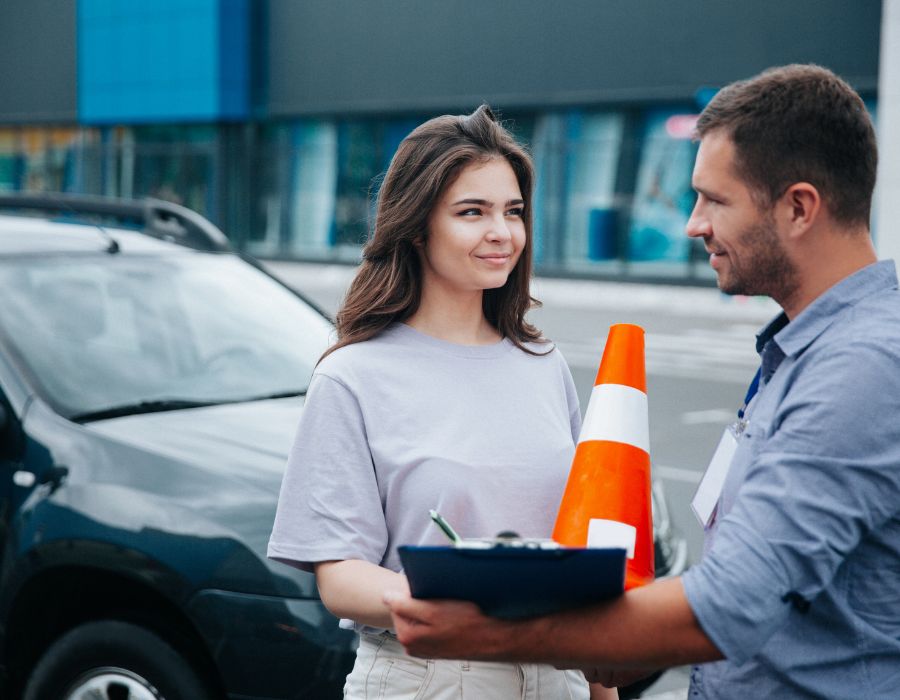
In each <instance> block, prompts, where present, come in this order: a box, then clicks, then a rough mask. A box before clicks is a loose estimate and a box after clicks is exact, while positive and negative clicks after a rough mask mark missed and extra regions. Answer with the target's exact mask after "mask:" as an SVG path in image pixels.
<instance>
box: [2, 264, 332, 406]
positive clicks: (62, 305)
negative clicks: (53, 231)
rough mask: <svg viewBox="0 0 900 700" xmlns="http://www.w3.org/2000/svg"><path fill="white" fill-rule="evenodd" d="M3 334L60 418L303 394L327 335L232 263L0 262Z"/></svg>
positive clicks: (312, 316) (311, 313) (302, 308)
mask: <svg viewBox="0 0 900 700" xmlns="http://www.w3.org/2000/svg"><path fill="white" fill-rule="evenodd" d="M0 289H2V290H3V292H2V293H3V303H2V304H0V329H2V331H3V333H4V335H5V337H6V340H7V342H9V343H10V344H11V345H12V346H13V349H14V351H16V352H17V353H18V355H19V356H20V358H21V360H22V361H23V362H24V363H25V364H26V365H27V366H28V368H29V369H30V370H31V373H32V374H33V376H34V377H35V379H36V380H37V382H38V383H39V384H40V386H41V388H42V389H43V391H44V392H45V394H46V398H47V399H48V400H49V401H50V402H51V403H53V404H54V406H55V407H56V408H57V410H59V411H60V412H61V413H62V414H63V415H66V416H67V417H70V418H74V419H76V420H77V419H83V420H89V419H92V418H102V417H108V416H113V415H127V414H129V413H140V412H146V411H152V410H167V409H169V408H186V407H190V406H192V405H207V404H214V403H228V402H237V401H248V400H254V399H258V398H264V397H275V396H287V395H294V394H301V393H303V392H305V391H306V388H307V384H308V382H309V378H310V375H311V373H312V370H313V368H314V366H315V363H316V361H317V360H318V358H319V356H320V355H321V353H322V352H323V351H324V349H325V348H326V347H327V345H328V343H329V340H330V336H331V332H332V330H333V329H332V326H331V324H330V323H329V322H328V321H327V320H326V319H324V318H323V317H322V316H321V315H320V314H319V313H318V312H316V311H315V310H314V309H312V308H311V307H310V306H308V305H307V304H306V303H304V302H303V301H302V300H300V299H299V298H298V297H297V296H295V295H294V294H292V293H291V292H290V291H288V290H287V289H285V288H284V287H282V286H281V285H280V284H278V283H277V282H275V281H274V280H272V279H270V278H269V277H268V276H266V275H265V274H263V273H262V272H260V271H259V270H257V269H255V268H254V267H253V266H252V265H249V264H248V263H246V262H244V261H243V260H241V259H240V258H237V257H236V256H232V255H213V254H202V253H188V252H185V253H177V254H172V255H166V256H130V257H129V256H127V255H105V256H103V257H99V256H85V257H79V256H59V257H46V256H45V257H41V258H16V259H7V260H3V261H0Z"/></svg>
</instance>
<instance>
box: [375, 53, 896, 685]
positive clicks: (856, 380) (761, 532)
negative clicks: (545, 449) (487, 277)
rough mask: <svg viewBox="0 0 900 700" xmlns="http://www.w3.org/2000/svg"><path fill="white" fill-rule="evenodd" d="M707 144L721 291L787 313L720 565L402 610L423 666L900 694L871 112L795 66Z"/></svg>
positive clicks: (696, 221)
mask: <svg viewBox="0 0 900 700" xmlns="http://www.w3.org/2000/svg"><path fill="white" fill-rule="evenodd" d="M697 134H698V137H699V139H700V147H699V151H698V154H697V160H696V164H695V168H694V174H693V186H694V189H695V190H696V192H697V204H696V206H695V208H694V211H693V213H692V215H691V218H690V221H689V222H688V225H687V234H688V235H689V236H691V237H693V238H700V239H702V240H703V242H704V244H705V246H706V249H707V251H708V252H709V254H710V265H711V266H712V267H713V269H714V270H715V271H716V274H717V277H718V284H719V287H720V288H721V289H722V291H724V292H726V293H729V294H766V295H769V296H771V297H772V298H773V299H775V300H776V301H777V302H778V303H779V304H780V305H781V307H782V308H783V310H784V312H783V313H782V314H781V315H780V316H779V317H777V318H776V319H775V320H774V321H773V322H772V323H771V324H769V325H768V326H767V327H766V328H765V329H764V330H763V331H762V332H761V333H760V335H759V336H758V338H757V349H758V351H759V352H760V356H761V360H762V366H761V371H760V378H759V390H758V393H756V395H755V396H753V397H751V398H749V401H748V405H747V406H745V409H746V412H745V414H743V416H742V420H741V421H740V422H739V424H737V425H736V428H735V431H734V432H735V435H736V438H735V439H736V449H735V452H734V455H733V457H732V458H731V459H730V460H727V463H726V467H727V469H728V471H727V477H726V479H725V484H724V487H723V489H722V491H721V494H719V495H718V499H717V502H716V507H715V509H714V510H713V511H712V512H711V513H710V514H709V515H710V517H709V520H708V522H707V532H706V534H707V542H706V547H705V549H706V552H705V555H704V558H703V561H702V562H701V563H700V564H698V565H697V566H694V567H692V568H691V569H690V570H689V571H688V572H687V573H686V574H685V575H684V576H683V577H682V578H681V579H670V580H666V581H660V582H656V583H653V584H651V585H649V586H646V587H644V588H640V589H636V590H632V591H628V592H627V593H625V594H624V595H623V596H621V597H620V598H617V599H615V600H613V601H610V602H606V603H603V604H599V605H597V606H595V607H592V608H589V609H581V610H574V611H570V612H566V613H561V614H556V615H551V616H547V617H543V618H537V619H534V620H527V621H517V622H509V621H500V620H495V619H489V618H487V617H485V616H483V615H482V614H481V613H480V612H479V611H478V610H477V608H475V607H474V606H473V605H471V604H468V603H461V602H439V603H438V602H426V601H417V600H413V599H411V598H409V597H408V596H404V595H402V594H394V593H388V594H386V596H385V602H386V603H387V604H388V605H389V607H390V608H391V610H392V612H393V615H394V621H395V624H396V630H397V634H398V636H399V638H400V641H401V642H403V643H404V644H405V645H406V646H407V648H408V649H409V651H410V652H411V653H413V654H416V655H420V656H441V657H458V658H469V659H473V658H484V659H503V660H523V661H524V660H543V661H550V662H552V663H555V664H557V665H566V664H569V665H572V666H578V667H582V668H586V669H587V670H586V675H588V677H589V680H599V681H601V682H604V684H621V683H623V682H627V681H629V680H633V679H634V677H635V676H637V675H639V674H640V673H644V672H646V671H648V670H650V669H656V668H661V667H665V666H670V665H676V664H684V663H699V664H701V665H699V666H697V667H696V668H695V669H694V671H693V673H692V677H691V696H690V697H691V698H695V697H699V698H775V697H777V698H842V699H843V698H851V697H852V698H867V699H872V698H897V697H900V415H898V414H900V412H898V410H897V409H898V399H900V293H898V290H897V277H896V272H895V270H894V266H893V263H891V262H889V261H888V262H876V256H875V251H874V249H873V247H872V243H871V239H870V237H869V229H868V220H869V211H870V204H871V198H872V190H873V188H874V184H875V170H876V161H877V155H876V147H875V137H874V132H873V129H872V125H871V122H870V120H869V117H868V115H867V114H866V111H865V108H864V106H863V103H862V101H861V100H860V98H859V96H858V95H857V94H856V93H855V92H854V91H853V90H852V89H851V88H850V87H849V86H848V85H847V84H846V83H844V82H843V81H842V80H840V79H839V78H837V77H836V76H835V75H834V74H832V73H831V72H830V71H828V70H825V69H823V68H820V67H817V66H800V65H793V66H786V67H783V68H777V69H774V70H770V71H767V72H765V73H763V74H761V75H759V76H757V77H755V78H753V79H752V80H749V81H744V82H738V83H735V84H733V85H731V86H729V87H727V88H725V89H724V90H722V91H721V92H720V93H719V94H718V95H717V96H716V97H715V99H713V101H712V102H711V103H710V104H709V106H708V107H707V108H706V109H705V110H704V112H703V114H702V115H701V116H700V119H699V121H698V124H697ZM883 235H891V232H888V231H885V232H883ZM750 393H751V394H752V392H750ZM748 396H749V395H748Z"/></svg>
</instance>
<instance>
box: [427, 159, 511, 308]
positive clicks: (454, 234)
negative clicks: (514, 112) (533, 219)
mask: <svg viewBox="0 0 900 700" xmlns="http://www.w3.org/2000/svg"><path fill="white" fill-rule="evenodd" d="M524 207H525V202H524V200H523V199H522V193H521V191H520V190H519V183H518V181H517V180H516V175H515V173H514V172H513V169H512V167H511V166H510V165H509V163H508V162H507V161H506V160H505V159H503V158H492V159H491V160H488V161H484V162H476V163H471V164H470V165H468V166H466V167H465V168H464V169H463V170H462V171H461V172H460V174H459V177H457V178H456V180H455V181H454V182H453V183H452V184H451V185H450V186H449V187H447V189H446V190H444V192H443V194H442V195H441V196H440V197H439V198H438V201H437V203H436V204H435V206H434V209H432V211H431V214H430V216H429V217H428V236H427V237H426V239H425V245H424V247H423V248H422V250H421V255H422V268H423V271H424V284H425V285H426V286H429V285H436V286H439V287H441V288H444V289H445V290H446V291H449V292H452V293H456V292H476V291H483V290H485V289H495V288H497V287H502V286H503V285H504V284H505V283H506V279H507V277H509V273H510V272H512V270H513V268H514V267H515V266H516V262H517V261H518V260H519V256H520V255H521V254H522V250H523V249H524V247H525V222H524V220H523V218H522V213H523V211H524Z"/></svg>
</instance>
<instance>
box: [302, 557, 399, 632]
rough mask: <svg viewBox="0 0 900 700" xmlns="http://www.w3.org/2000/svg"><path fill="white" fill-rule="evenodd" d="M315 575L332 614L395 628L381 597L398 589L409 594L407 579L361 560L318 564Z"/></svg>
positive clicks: (320, 592)
mask: <svg viewBox="0 0 900 700" xmlns="http://www.w3.org/2000/svg"><path fill="white" fill-rule="evenodd" d="M315 571H316V584H317V585H318V586H319V596H321V598H322V602H323V603H324V604H325V607H326V608H328V609H329V610H330V611H331V613H332V614H334V615H337V616H338V617H345V618H347V619H349V620H354V621H355V622H359V623H361V624H364V625H370V626H372V627H384V628H386V629H391V628H393V626H394V623H393V621H392V620H391V613H390V611H389V610H388V608H387V606H386V605H385V604H384V602H383V601H382V596H383V594H384V592H385V591H387V590H392V589H398V588H399V589H400V590H403V591H405V592H409V585H408V584H407V582H406V576H404V575H403V574H398V573H396V572H394V571H390V570H389V569H385V568H384V567H383V566H378V565H377V564H372V563H370V562H367V561H361V560H358V559H346V560H343V561H323V562H319V563H317V564H316V565H315Z"/></svg>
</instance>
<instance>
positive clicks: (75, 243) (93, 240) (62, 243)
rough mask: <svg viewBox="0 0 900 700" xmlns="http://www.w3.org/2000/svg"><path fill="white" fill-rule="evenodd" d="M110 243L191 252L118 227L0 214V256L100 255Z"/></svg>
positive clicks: (135, 250) (133, 248)
mask: <svg viewBox="0 0 900 700" xmlns="http://www.w3.org/2000/svg"><path fill="white" fill-rule="evenodd" d="M112 240H115V242H116V243H118V245H119V247H120V249H121V250H122V251H123V252H128V253H141V254H147V253H150V254H165V253H175V252H186V251H190V249H189V248H186V247H185V246H182V245H179V244H177V243H170V242H168V241H163V240H160V239H158V238H155V237H152V236H148V235H146V234H144V233H141V232H140V231H134V230H129V229H127V228H121V227H118V226H107V225H105V224H104V225H102V226H101V225H98V224H92V223H81V222H78V223H75V222H66V221H59V220H52V219H47V218H39V217H34V216H15V215H8V214H0V256H4V257H5V256H15V255H33V254H47V253H50V254H52V253H61V254H67V253H69V254H71V253H103V252H104V251H106V250H107V249H108V248H109V246H110V243H111V241H112Z"/></svg>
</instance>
